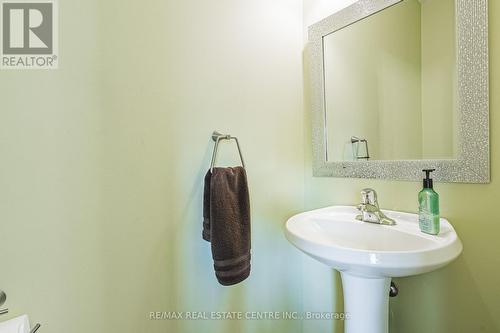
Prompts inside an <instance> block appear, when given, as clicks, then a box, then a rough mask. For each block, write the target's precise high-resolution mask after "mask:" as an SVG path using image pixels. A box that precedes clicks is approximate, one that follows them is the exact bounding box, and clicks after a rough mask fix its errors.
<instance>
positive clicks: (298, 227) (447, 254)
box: [286, 206, 462, 277]
mask: <svg viewBox="0 0 500 333" xmlns="http://www.w3.org/2000/svg"><path fill="white" fill-rule="evenodd" d="M383 212H384V213H385V214H386V215H387V216H388V217H391V218H393V219H395V220H396V223H397V224H396V225H395V226H386V225H379V224H373V223H366V222H361V221H358V220H356V219H355V216H356V215H358V214H359V212H358V210H357V209H356V208H355V207H347V206H335V207H328V208H323V209H318V210H314V211H311V212H306V213H302V214H298V215H295V216H294V217H292V218H290V219H289V220H288V222H287V223H286V236H287V238H288V240H289V241H290V242H291V243H292V244H293V245H295V246H296V247H297V248H299V249H300V250H301V251H303V252H305V253H307V254H308V255H310V256H311V257H313V258H315V259H317V260H319V261H321V262H322V263H324V264H326V265H328V266H330V267H332V268H335V269H337V270H339V271H345V272H349V273H352V274H355V275H360V276H365V277H402V276H409V275H416V274H421V273H427V272H430V271H432V270H435V269H437V268H440V267H442V266H445V265H446V264H448V263H449V262H451V261H452V260H453V259H455V258H456V257H458V255H459V254H460V253H461V252H462V243H461V242H460V239H459V238H458V236H457V234H456V232H455V230H454V229H453V227H452V226H451V224H450V223H449V222H448V221H447V220H445V219H441V233H440V234H439V235H438V236H432V235H427V234H424V233H422V232H421V231H420V229H419V226H418V216H417V215H416V214H409V213H399V212H392V211H386V210H384V211H383Z"/></svg>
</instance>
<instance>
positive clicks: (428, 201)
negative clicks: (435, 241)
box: [418, 169, 440, 235]
mask: <svg viewBox="0 0 500 333" xmlns="http://www.w3.org/2000/svg"><path fill="white" fill-rule="evenodd" d="M435 170H436V169H425V170H423V171H424V172H425V179H424V182H423V183H424V188H423V189H422V191H420V193H419V194H418V223H419V225H420V230H421V231H422V232H424V233H426V234H430V235H437V234H439V229H440V228H439V227H440V222H439V194H437V193H436V192H435V191H434V187H433V181H432V178H431V176H430V174H431V172H433V171H435Z"/></svg>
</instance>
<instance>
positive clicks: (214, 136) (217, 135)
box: [210, 131, 245, 172]
mask: <svg viewBox="0 0 500 333" xmlns="http://www.w3.org/2000/svg"><path fill="white" fill-rule="evenodd" d="M212 140H214V141H215V146H214V151H213V153H212V162H211V163H210V172H213V171H214V166H215V162H216V160H217V151H218V149H219V142H220V141H221V140H234V141H235V142H236V147H238V153H239V155H240V160H241V166H242V167H243V168H245V161H244V160H243V154H242V153H241V147H240V143H239V142H238V138H237V137H235V136H231V135H229V134H221V133H219V132H217V131H214V132H213V133H212Z"/></svg>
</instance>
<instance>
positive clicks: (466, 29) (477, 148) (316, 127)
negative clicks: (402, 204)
mask: <svg viewBox="0 0 500 333" xmlns="http://www.w3.org/2000/svg"><path fill="white" fill-rule="evenodd" d="M401 1H402V0H360V1H358V2H356V3H354V4H353V5H352V6H349V7H347V8H345V9H343V10H341V11H339V12H337V13H335V14H333V15H331V16H329V17H327V18H325V19H324V20H322V21H320V22H318V23H316V24H314V25H312V26H310V27H309V52H310V53H309V59H310V78H309V79H310V82H311V85H312V86H311V102H312V121H313V129H312V133H313V173H314V176H316V177H343V178H378V179H394V180H409V181H417V180H421V179H422V172H421V170H422V169H429V168H435V169H436V172H435V173H434V174H433V176H434V179H435V180H436V181H441V182H458V183H489V182H490V146H489V58H488V0H456V4H455V11H456V39H457V70H458V108H457V112H458V113H459V117H458V119H459V120H458V131H457V132H458V137H457V140H458V149H457V158H456V159H448V160H394V161H390V160H387V161H375V160H373V161H349V162H348V161H346V162H343V161H339V162H329V161H328V160H327V146H326V145H327V142H326V127H325V126H326V119H325V117H326V113H325V88H324V71H323V63H324V59H323V38H324V37H325V36H327V35H329V34H331V33H333V32H335V31H337V30H339V29H342V28H344V27H346V26H348V25H351V24H353V23H355V22H357V21H359V20H362V19H363V18H365V17H368V16H370V15H373V14H375V13H377V12H379V11H381V10H383V9H385V8H388V7H390V6H393V5H395V4H397V3H399V2H401Z"/></svg>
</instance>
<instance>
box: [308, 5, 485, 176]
mask: <svg viewBox="0 0 500 333" xmlns="http://www.w3.org/2000/svg"><path fill="white" fill-rule="evenodd" d="M308 49H309V52H308V57H309V60H310V65H309V70H310V76H309V78H310V81H311V102H312V105H311V107H312V112H313V153H314V159H313V162H314V163H313V169H314V174H315V175H316V176H335V177H355V178H382V179H401V180H419V179H420V178H421V170H422V169H426V168H433V169H434V168H435V169H437V171H436V173H435V179H436V180H437V181H449V182H473V183H484V182H489V179H490V174H489V172H490V171H489V170H490V166H489V79H488V74H489V63H488V1H487V0H359V1H357V2H356V3H354V4H353V5H352V6H350V7H347V8H345V9H343V10H341V11H340V12H338V13H335V14H333V15H331V16H329V17H327V18H326V19H324V20H322V21H320V22H318V23H316V24H314V25H312V26H311V27H309V44H308Z"/></svg>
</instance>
